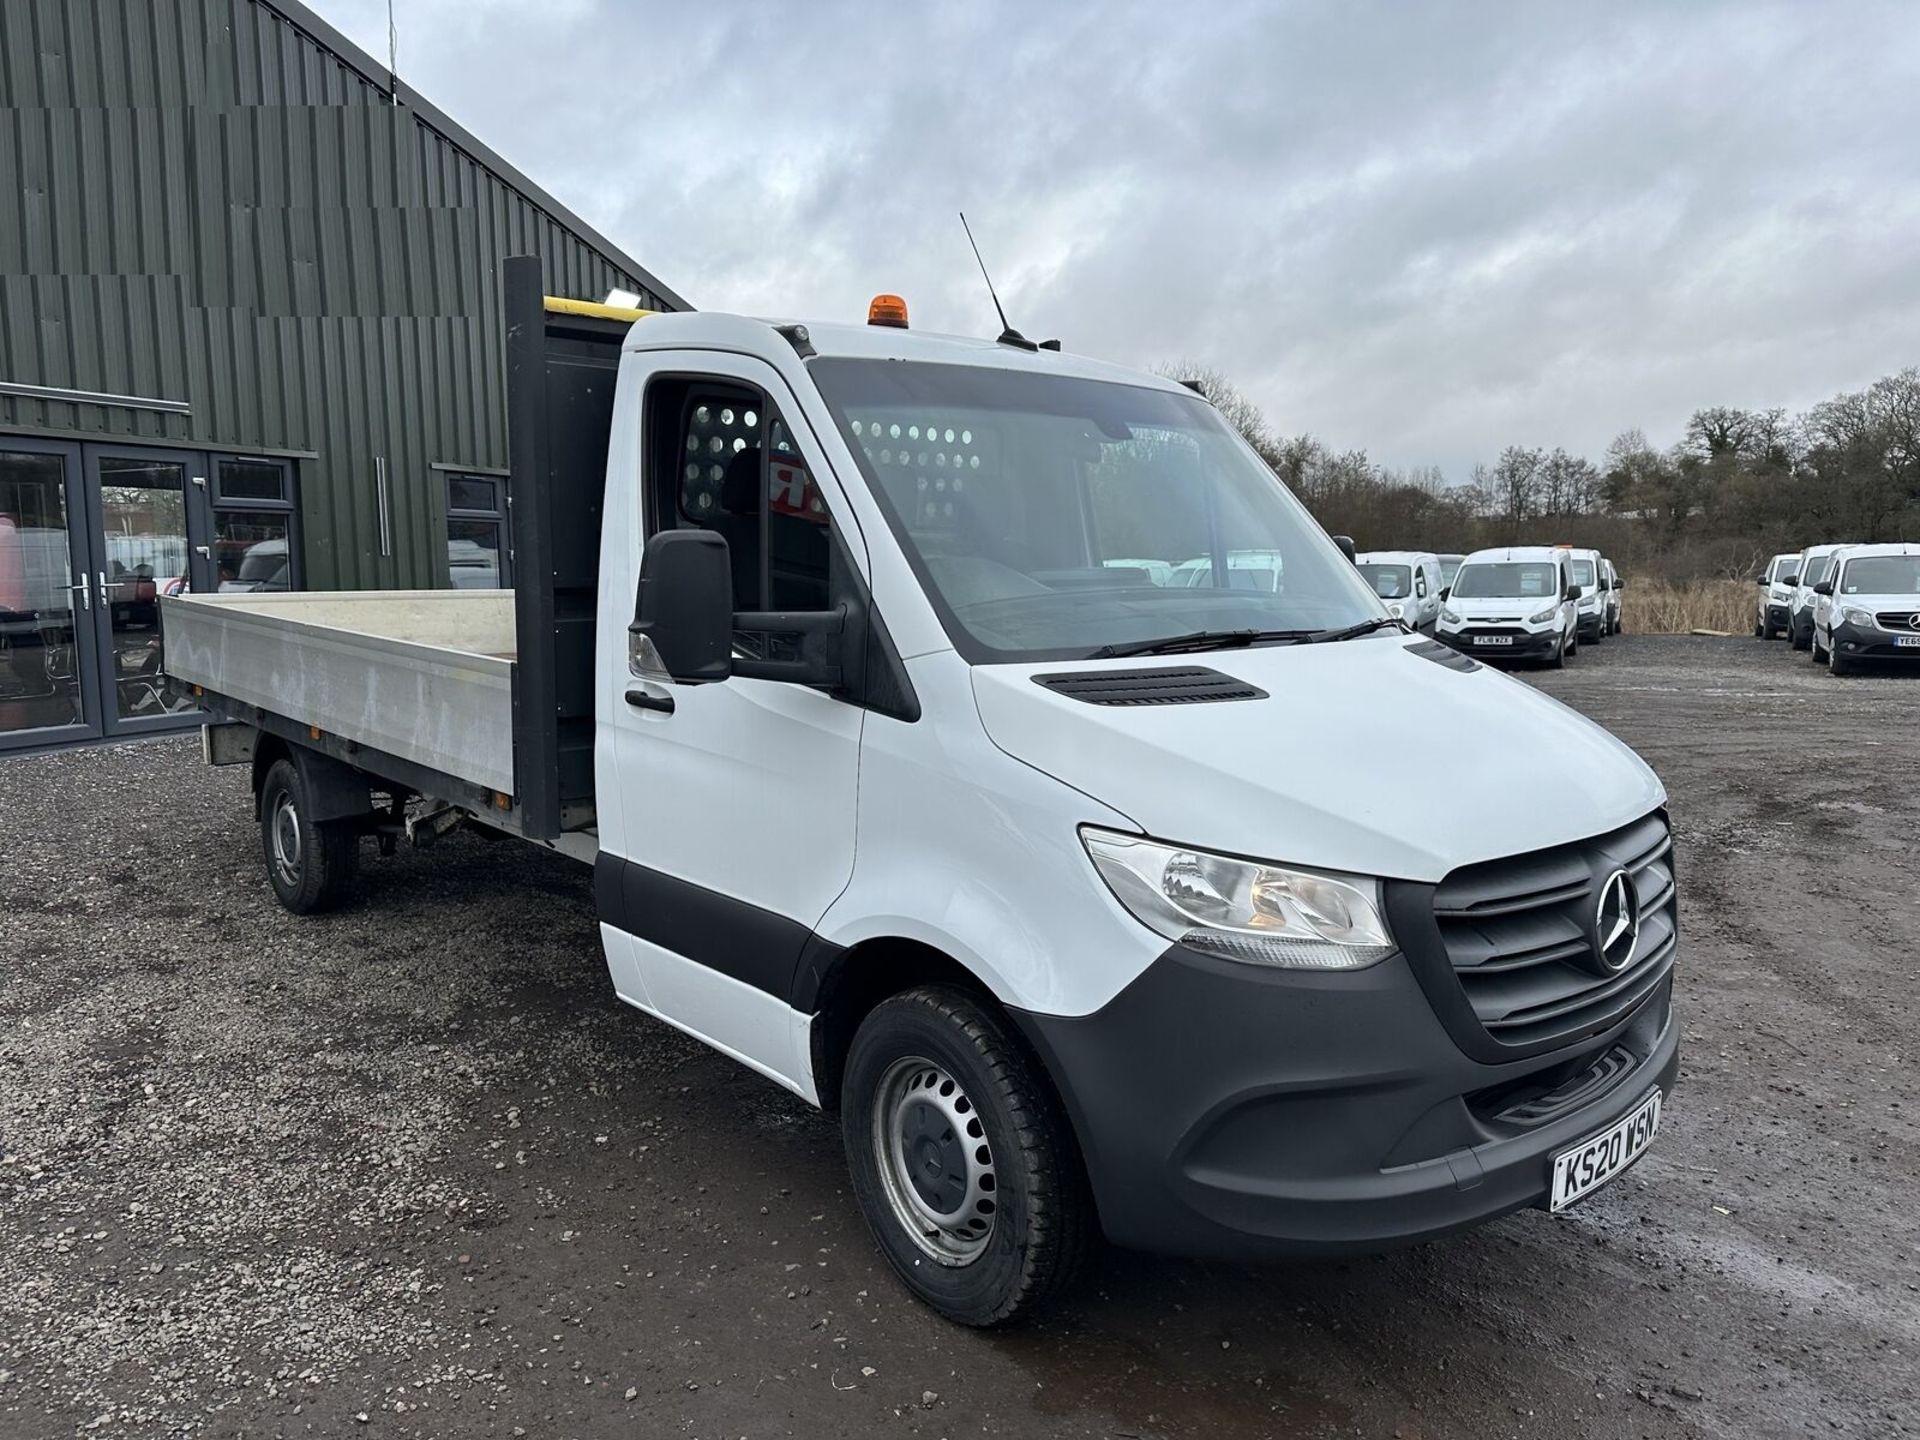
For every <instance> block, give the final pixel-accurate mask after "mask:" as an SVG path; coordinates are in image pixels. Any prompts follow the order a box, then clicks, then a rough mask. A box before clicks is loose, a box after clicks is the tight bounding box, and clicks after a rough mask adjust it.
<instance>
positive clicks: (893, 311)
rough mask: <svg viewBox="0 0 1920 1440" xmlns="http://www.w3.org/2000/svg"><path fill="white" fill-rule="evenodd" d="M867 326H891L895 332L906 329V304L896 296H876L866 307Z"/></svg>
mask: <svg viewBox="0 0 1920 1440" xmlns="http://www.w3.org/2000/svg"><path fill="white" fill-rule="evenodd" d="M867 323H868V324H869V325H891V326H892V327H893V328H894V329H896V330H904V329H906V328H907V302H906V301H904V300H902V299H901V298H900V297H899V296H898V295H876V296H874V297H873V302H872V303H871V304H870V305H868V306H867Z"/></svg>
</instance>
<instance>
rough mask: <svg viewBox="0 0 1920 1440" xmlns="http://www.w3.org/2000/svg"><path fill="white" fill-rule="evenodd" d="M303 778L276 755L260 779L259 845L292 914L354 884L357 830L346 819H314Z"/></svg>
mask: <svg viewBox="0 0 1920 1440" xmlns="http://www.w3.org/2000/svg"><path fill="white" fill-rule="evenodd" d="M312 814H313V806H312V803H311V801H310V797H309V796H308V794H307V784H306V780H305V779H304V778H303V777H302V776H301V774H300V768H299V767H298V766H297V765H295V764H294V763H293V762H292V761H291V760H276V761H274V762H273V764H272V765H271V766H269V767H268V769H267V774H266V778H265V779H264V780H262V781H261V782H260V849H261V853H262V855H263V856H264V858H265V860H266V862H267V881H268V883H269V884H271V885H272V886H273V893H274V894H275V895H277V896H278V897H279V898H280V903H281V904H282V905H284V906H286V907H287V909H289V910H291V911H292V912H293V913H294V914H296V915H311V914H314V913H316V912H318V911H321V910H330V909H332V908H333V907H334V906H336V905H338V904H339V903H340V902H341V901H342V900H344V899H345V898H346V896H347V894H348V892H349V891H350V890H352V888H353V877H354V875H355V873H356V872H357V871H358V869H359V865H360V834H359V831H357V830H356V829H354V827H353V826H352V824H351V823H350V822H348V821H345V820H325V821H315V820H314V819H312Z"/></svg>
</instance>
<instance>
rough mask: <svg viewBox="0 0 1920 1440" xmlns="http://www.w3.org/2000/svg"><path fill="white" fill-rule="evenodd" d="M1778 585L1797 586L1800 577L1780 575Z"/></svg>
mask: <svg viewBox="0 0 1920 1440" xmlns="http://www.w3.org/2000/svg"><path fill="white" fill-rule="evenodd" d="M1780 583H1781V584H1782V585H1798V584H1799V583H1800V577H1799V576H1798V575H1782V576H1781V577H1780Z"/></svg>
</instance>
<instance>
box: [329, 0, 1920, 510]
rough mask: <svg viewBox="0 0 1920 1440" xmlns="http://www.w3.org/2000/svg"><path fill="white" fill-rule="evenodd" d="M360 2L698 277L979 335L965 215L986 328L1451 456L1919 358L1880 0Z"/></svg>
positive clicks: (537, 167)
mask: <svg viewBox="0 0 1920 1440" xmlns="http://www.w3.org/2000/svg"><path fill="white" fill-rule="evenodd" d="M314 3H317V5H318V7H319V8H320V10H321V11H322V13H324V14H325V15H326V16H327V17H328V18H329V19H330V20H332V21H333V22H334V23H335V24H336V25H338V26H340V27H341V28H342V29H344V30H345V31H346V32H347V33H348V34H350V35H351V36H353V37H354V38H355V39H356V40H358V41H359V42H360V43H362V44H363V45H365V46H366V47H367V48H368V49H369V50H371V51H373V52H374V53H375V54H377V55H380V56H382V57H384V56H385V54H386V0H314ZM394 5H395V12H396V15H397V19H398V22H399V55H400V73H401V76H402V77H403V78H404V79H406V80H408V81H410V82H411V83H412V84H413V85H414V86H415V87H416V88H417V89H419V90H420V91H421V92H422V93H423V94H425V95H427V96H428V97H430V98H431V99H432V100H434V102H435V103H437V104H439V105H440V106H441V107H442V108H443V109H445V110H447V111H448V112H449V113H451V114H453V115H454V116H456V117H458V118H459V119H460V120H461V122H462V123H463V124H465V125H466V126H467V127H468V128H470V129H471V130H473V131H474V132H475V133H476V134H477V135H479V136H480V137H481V138H482V139H483V140H485V141H486V142H487V143H488V144H490V145H491V146H493V147H494V148H495V149H496V150H498V151H500V152H501V153H502V154H504V155H505V156H507V158H508V159H510V160H511V161H512V162H513V163H515V164H516V165H518V166H520V167H521V168H522V169H524V170H525V171H527V172H528V173H529V174H530V175H531V176H533V177H534V179H535V180H537V181H538V182H539V183H540V184H542V185H544V186H545V187H546V188H547V189H548V190H550V191H551V192H553V193H554V194H555V195H557V196H559V197H560V198H561V199H562V200H563V201H564V202H565V203H567V204H569V205H571V206H572V207H573V208H574V209H576V210H577V211H578V212H579V213H580V214H582V215H583V216H584V217H586V218H587V219H588V220H589V221H590V222H592V223H593V224H595V225H596V226H598V227H599V228H600V229H601V230H603V231H604V232H605V233H606V234H607V235H608V236H609V237H610V238H612V239H613V240H614V241H615V242H616V243H618V244H621V245H623V246H625V247H626V248H627V249H628V251H629V252H630V253H631V254H633V255H634V256H635V257H636V258H637V259H638V260H639V261H640V262H641V263H642V264H644V265H646V266H648V267H649V268H650V269H652V270H653V271H654V273H655V274H657V275H658V276H659V277H660V278H661V279H662V280H663V281H665V282H666V283H667V284H669V285H671V286H673V287H674V288H675V289H677V290H679V291H680V292H681V293H682V294H683V295H685V296H686V297H687V298H688V299H689V300H691V301H692V302H693V303H694V304H696V305H698V306H700V307H702V308H708V309H729V310H742V311H746V312H748V313H753V314H779V315H793V316H800V317H816V318H818V317H853V316H858V315H861V314H864V312H865V305H866V301H867V298H868V297H869V296H870V295H872V294H873V293H874V292H876V291H880V290H893V291H898V292H900V293H901V294H903V295H905V296H906V297H907V299H908V302H909V304H910V305H911V307H912V311H913V317H914V323H915V325H916V326H918V327H921V328H932V329H941V330H958V331H965V332H971V333H992V331H993V329H994V328H995V327H994V322H993V316H992V312H991V309H990V308H989V305H988V302H987V299H986V296H985V294H984V292H983V290H982V289H981V287H980V283H979V280H978V277H977V275H976V273H975V272H974V270H973V265H972V260H971V257H970V256H969V254H968V252H967V249H966V244H965V239H964V237H963V236H962V234H961V232H960V228H959V224H958V222H957V221H956V220H955V219H954V212H955V211H956V210H959V209H963V208H964V209H965V210H966V211H967V213H968V216H969V218H970V219H971V220H972V221H973V224H974V230H975V233H976V234H977V235H978V237H979V239H980V242H981V247H982V249H983V250H984V251H985V252H986V254H987V257H988V261H989V263H990V264H991V265H992V267H993V270H994V278H995V280H996V282H997V283H998V285H999V288H1000V293H1001V296H1002V299H1003V300H1004V301H1005V302H1006V304H1007V308H1008V311H1009V314H1010V315H1011V317H1012V318H1013V320H1014V323H1015V324H1016V325H1018V326H1020V327H1021V328H1022V329H1024V330H1025V331H1027V333H1029V334H1031V335H1035V336H1040V335H1059V336H1061V337H1063V339H1064V340H1065V342H1066V344H1067V347H1068V348H1069V349H1072V350H1078V351H1083V352H1086V353H1089V354H1095V355H1100V356H1103V357H1106V358H1109V359H1114V360H1119V361H1122V362H1126V363H1134V364H1141V365H1151V364H1154V363H1157V362H1162V361H1167V360H1171V359H1175V358H1191V359H1194V360H1198V361H1201V362H1204V363H1207V364H1210V365H1213V366H1215V367H1217V368H1218V369H1220V370H1221V371H1223V372H1224V373H1226V374H1227V375H1228V376H1229V377H1231V378H1232V379H1234V380H1235V381H1236V382H1237V383H1238V384H1240V385H1241V387H1242V388H1243V389H1245V390H1246V391H1247V392H1248V393H1249V394H1251V395H1252V396H1253V397H1254V398H1255V399H1256V400H1257V401H1258V402H1259V403H1260V404H1261V405H1262V406H1263V407H1264V408H1265V409H1266V410H1267V412H1268V413H1269V415H1270V416H1271V417H1272V419H1273V421H1274V423H1275V424H1276V426H1277V427H1278V428H1279V429H1281V430H1282V431H1283V432H1286V433H1296V432H1299V431H1312V432H1313V433H1315V434H1317V435H1319V436H1321V437H1322V438H1323V439H1325V440H1327V441H1328V442H1329V443H1331V444H1333V445H1335V446H1337V447H1341V448H1345V447H1348V446H1364V447H1366V448H1367V449H1368V450H1369V451H1370V452H1371V453H1372V454H1373V455H1374V457H1375V458H1376V459H1379V460H1381V461H1383V462H1385V463H1388V464H1392V465H1416V464H1428V463H1436V464H1439V465H1442V466H1443V467H1445V468H1446V470H1447V471H1448V472H1449V474H1450V476H1451V477H1452V478H1455V479H1464V478H1465V476H1466V473H1467V471H1468V469H1469V468H1470V467H1471V466H1472V464H1473V463H1474V462H1475V461H1476V460H1483V459H1485V460H1490V459H1492V458H1493V457H1494V456H1495V454H1496V453H1497V452H1498V450H1499V448H1500V447H1501V446H1502V445H1505V444H1508V443H1521V444H1539V445H1549V446H1551V445H1565V446H1567V447H1568V448H1569V449H1573V450H1577V451H1581V452H1584V453H1587V454H1590V455H1592V456H1594V457H1595V458H1598V456H1599V454H1600V452H1601V450H1602V449H1603V448H1604V446H1605V445H1606V442H1607V441H1608V439H1609V438H1611V436H1612V435H1613V434H1615V433H1616V432H1617V431H1619V430H1620V429H1622V428H1624V427H1626V426H1628V425H1640V426H1642V427H1643V428H1645V429H1646V430H1647V432H1648V433H1649V435H1650V436H1651V437H1652V438H1653V439H1654V440H1655V441H1656V443H1667V442H1670V441H1671V440H1673V439H1676V438H1677V437H1678V434H1679V430H1680V427H1681V425H1682V424H1683V423H1684V421H1685V418H1686V416H1687V414H1688V413H1689V412H1690V411H1692V410H1693V409H1695V408H1697V407H1699V406H1702V405H1708V404H1716V403H1730V404H1742V405H1754V406H1764V405H1785V406H1789V407H1793V408H1800V407H1803V406H1805V405H1807V404H1809V403H1811V402H1813V401H1816V400H1819V399H1823V398H1825V397H1826V396H1828V395H1830V394H1832V393H1834V392H1835V391H1837V390H1840V389H1846V388H1853V387H1857V386H1860V385H1863V384H1865V383H1866V382H1868V381H1870V380H1872V379H1874V378H1876V377H1877V376H1879V375H1881V374H1884V373H1886V372H1888V371H1891V370H1895V369H1900V368H1903V367H1905V366H1907V365H1912V364H1920V138H1917V137H1920V5H1914V4H1906V3H1889V4H1884V5H1878V4H1866V3H1860V4H1855V3H1837V4H1815V3H1811V0H1810V3H1806V4H1799V5H1764V4H1757V3H1751V0H1746V3H1737V4H1724V5H1723V4H1709V3H1687V4H1678V3H1674V4H1647V5H1638V4H1613V3H1609V4H1604V5H1599V4H1592V3H1581V4H1564V5H1563V4H1547V3H1512V4H1493V3H1485V4H1421V5H1413V4H1379V5H1371V4H1360V3H1346V0H1330V3H1301V4H1290V5H1280V4H1236V3H1222V0H1213V3H1209V4H1206V5H1198V4H1191V5H1190V4H1172V3H1162V4H1140V5H1133V6H1122V5H1110V4H1101V5H1098V6H1096V5H1092V4H1085V5H1078V6H1068V5H1062V4H1044V3H1036V0H1024V3H969V4H963V5H954V4H948V5H942V6H934V5H916V4H908V3H884V4H883V3H880V0H874V3H871V4H864V5H857V4H829V3H821V0H814V3H806V4H790V5H778V6H776V5H771V4H754V5H749V4H744V3H741V4H735V3H729V0H708V3H703V4H697V5H696V4H687V3H684V0H675V3H670V4H664V3H663V4H654V3H641V0H394Z"/></svg>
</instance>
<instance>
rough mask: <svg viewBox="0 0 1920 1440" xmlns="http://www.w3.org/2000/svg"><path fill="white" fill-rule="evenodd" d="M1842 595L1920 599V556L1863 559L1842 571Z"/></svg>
mask: <svg viewBox="0 0 1920 1440" xmlns="http://www.w3.org/2000/svg"><path fill="white" fill-rule="evenodd" d="M1840 593H1841V594H1842V595H1920V555H1863V556H1861V557H1860V559H1858V560H1849V561H1847V563H1846V564H1845V565H1844V566H1843V567H1842V568H1841V571H1840Z"/></svg>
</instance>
